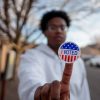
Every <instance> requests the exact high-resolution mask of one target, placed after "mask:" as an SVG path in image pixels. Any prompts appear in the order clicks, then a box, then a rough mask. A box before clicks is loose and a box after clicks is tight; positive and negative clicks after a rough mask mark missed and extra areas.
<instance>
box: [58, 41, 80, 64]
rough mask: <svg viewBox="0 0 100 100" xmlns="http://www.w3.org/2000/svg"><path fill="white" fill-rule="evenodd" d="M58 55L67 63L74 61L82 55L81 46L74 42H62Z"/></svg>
mask: <svg viewBox="0 0 100 100" xmlns="http://www.w3.org/2000/svg"><path fill="white" fill-rule="evenodd" d="M58 55H59V58H60V59H61V60H63V61H64V62H65V63H74V62H75V61H76V60H77V59H78V58H79V57H80V48H79V47H78V45H77V44H75V43H73V42H65V43H62V44H61V46H60V47H59V49H58Z"/></svg>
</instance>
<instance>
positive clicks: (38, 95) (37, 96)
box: [34, 86, 42, 100]
mask: <svg viewBox="0 0 100 100" xmlns="http://www.w3.org/2000/svg"><path fill="white" fill-rule="evenodd" d="M41 89H42V86H40V87H38V88H37V89H36V91H35V94H34V100H41Z"/></svg>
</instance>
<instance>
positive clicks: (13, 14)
mask: <svg viewBox="0 0 100 100" xmlns="http://www.w3.org/2000/svg"><path fill="white" fill-rule="evenodd" d="M0 2H1V5H0V34H5V35H6V36H7V37H8V38H9V44H10V46H11V47H12V48H13V49H14V50H15V52H16V54H17V55H16V63H15V66H17V64H18V61H19V55H20V53H22V52H23V51H24V50H25V49H26V48H30V47H32V46H34V41H35V40H34V41H33V44H28V43H27V40H28V39H29V37H31V35H33V33H34V32H35V31H37V30H38V29H36V28H35V27H34V23H36V22H35V20H34V16H33V15H34V14H33V13H32V10H33V7H34V4H35V3H36V0H1V1H0ZM31 21H32V22H33V25H32V26H31V29H30V28H28V26H29V24H30V22H31ZM39 36H40V34H39V35H38V36H37V38H38V37H39ZM37 38H36V39H37Z"/></svg>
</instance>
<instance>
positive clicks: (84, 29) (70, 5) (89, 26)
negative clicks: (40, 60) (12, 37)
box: [29, 0, 100, 47]
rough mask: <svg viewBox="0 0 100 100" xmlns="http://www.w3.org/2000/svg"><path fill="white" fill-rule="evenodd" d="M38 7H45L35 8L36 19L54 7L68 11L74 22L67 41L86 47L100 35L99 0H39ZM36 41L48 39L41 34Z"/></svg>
mask: <svg viewBox="0 0 100 100" xmlns="http://www.w3.org/2000/svg"><path fill="white" fill-rule="evenodd" d="M66 2H67V3H66ZM62 5H63V6H62ZM36 7H44V8H45V9H41V10H40V11H37V10H36V8H35V9H34V12H35V16H36V21H39V20H40V19H41V16H42V15H43V13H45V12H46V11H50V10H52V9H62V10H64V11H66V12H68V14H69V16H70V18H71V20H72V22H71V27H70V29H69V31H68V33H67V34H68V35H67V40H66V41H73V42H75V43H77V44H78V45H79V46H80V47H84V46H86V45H88V44H92V43H95V41H94V40H95V39H94V37H95V35H97V36H100V1H99V0H60V1H59V2H58V0H38V3H37V4H36ZM38 32H40V31H38ZM32 38H34V37H31V38H30V39H29V41H31V40H32ZM36 42H37V43H40V42H44V43H46V39H45V37H44V36H42V35H41V38H39V39H38V40H37V41H36Z"/></svg>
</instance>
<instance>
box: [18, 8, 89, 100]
mask: <svg viewBox="0 0 100 100" xmlns="http://www.w3.org/2000/svg"><path fill="white" fill-rule="evenodd" d="M69 26H70V19H69V17H68V15H67V14H66V13H65V12H63V11H56V10H53V11H50V12H47V13H46V14H44V15H43V17H42V19H41V23H40V28H41V30H42V32H43V34H44V35H45V36H46V37H47V39H48V44H47V45H45V44H40V45H39V46H38V47H36V48H35V49H31V50H28V51H27V52H26V53H25V54H24V55H22V58H21V62H20V66H19V74H18V76H19V97H20V100H69V90H70V100H90V95H89V90H88V84H87V79H86V72H85V68H84V64H83V61H82V60H81V59H78V60H77V61H75V63H74V64H64V62H62V61H61V60H60V59H59V57H58V48H59V46H60V45H61V44H62V43H63V42H64V41H65V40H66V34H67V33H66V32H67V31H68V28H69ZM72 66H73V67H72ZM72 68H73V72H72ZM71 74H72V76H71ZM70 77H71V80H70ZM69 83H70V89H69Z"/></svg>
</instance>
